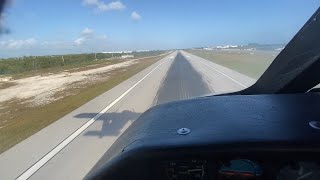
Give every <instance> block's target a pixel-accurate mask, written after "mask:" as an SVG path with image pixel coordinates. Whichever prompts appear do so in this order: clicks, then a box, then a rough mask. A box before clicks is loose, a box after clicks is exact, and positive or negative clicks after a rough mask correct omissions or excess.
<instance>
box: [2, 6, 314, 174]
mask: <svg viewBox="0 0 320 180" xmlns="http://www.w3.org/2000/svg"><path fill="white" fill-rule="evenodd" d="M0 2H1V4H4V6H3V8H1V7H2V6H0V10H1V9H2V11H1V14H0V153H1V154H0V167H1V168H0V174H1V176H2V178H3V179H15V178H18V177H19V178H21V179H26V178H29V177H31V178H33V179H44V178H45V179H82V178H83V177H84V176H85V175H86V173H87V172H88V171H89V170H90V168H92V167H93V165H94V164H95V163H96V162H97V161H98V160H99V158H100V157H101V156H102V154H103V153H104V152H105V151H107V150H108V148H109V147H110V146H111V145H112V144H113V142H114V141H115V140H116V139H117V138H118V137H119V136H120V135H121V134H122V133H123V132H124V131H125V130H126V129H127V128H128V127H129V126H130V125H131V124H132V123H133V122H134V121H135V120H136V119H137V118H138V117H139V116H140V115H141V114H142V113H143V112H145V111H146V110H148V109H149V108H151V107H153V106H155V105H160V104H164V103H169V102H173V101H177V100H184V99H191V98H196V97H202V96H206V95H215V94H221V93H228V92H236V91H240V90H243V89H246V88H248V87H250V86H251V85H253V84H254V83H255V82H256V81H257V79H259V77H260V76H261V75H262V74H263V73H264V71H265V70H266V69H267V68H268V66H269V65H270V64H271V63H272V61H273V60H274V59H275V58H276V56H277V55H278V54H279V53H280V52H281V51H282V50H283V49H284V48H285V46H286V44H287V43H288V42H289V41H290V40H291V39H292V37H293V36H294V35H295V34H296V33H297V32H298V31H299V29H300V28H301V27H302V26H303V24H304V23H305V22H306V21H307V20H308V19H309V18H310V16H311V15H312V14H313V13H314V12H315V11H316V9H317V8H318V7H319V5H320V1H319V0H312V1H298V0H297V1H265V2H261V1H255V0H249V1H212V0H204V1H168V0H161V1H150V0H140V1H130V0H115V1H112V0H72V1H64V0H56V1H35V0H28V1H26V0H10V1H0Z"/></svg>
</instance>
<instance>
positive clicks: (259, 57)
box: [186, 49, 279, 79]
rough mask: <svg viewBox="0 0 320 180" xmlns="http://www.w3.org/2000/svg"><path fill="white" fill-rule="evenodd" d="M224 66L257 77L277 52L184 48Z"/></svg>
mask: <svg viewBox="0 0 320 180" xmlns="http://www.w3.org/2000/svg"><path fill="white" fill-rule="evenodd" d="M186 51H187V52H189V53H191V54H194V55H196V56H199V57H202V58H204V59H207V60H209V61H212V62H214V63H217V64H219V65H222V66H224V67H227V68H230V69H232V70H235V71H238V72H240V73H242V74H245V75H247V76H249V77H252V78H254V79H258V78H259V77H260V76H261V75H262V74H263V72H264V71H265V70H266V69H267V68H268V66H269V65H270V64H271V62H272V61H273V60H274V58H275V57H276V56H277V54H278V53H279V52H276V51H274V52H262V51H245V50H210V51H209V50H195V49H193V50H186Z"/></svg>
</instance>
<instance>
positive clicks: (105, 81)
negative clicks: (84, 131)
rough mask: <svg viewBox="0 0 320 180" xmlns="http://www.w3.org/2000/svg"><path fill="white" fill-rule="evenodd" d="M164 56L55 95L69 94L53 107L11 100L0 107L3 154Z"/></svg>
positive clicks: (144, 61)
mask: <svg viewBox="0 0 320 180" xmlns="http://www.w3.org/2000/svg"><path fill="white" fill-rule="evenodd" d="M163 57H164V56H159V57H152V58H147V59H143V60H139V61H137V63H134V64H132V65H131V66H129V67H125V68H119V69H115V70H112V71H110V72H108V74H105V75H102V77H101V79H100V80H99V81H97V82H95V83H91V84H86V85H84V86H74V87H72V88H69V89H68V90H67V91H64V92H59V93H63V94H59V93H57V94H56V96H61V95H66V96H65V97H63V98H61V99H58V100H56V101H54V102H52V103H50V104H47V105H43V106H36V107H32V106H29V105H28V104H27V102H26V101H24V102H22V101H20V100H17V99H16V100H13V101H10V102H9V101H8V102H5V103H3V104H0V107H1V109H0V116H1V121H0V127H2V128H0V153H1V152H4V151H5V150H7V149H9V148H11V147H12V146H14V145H15V144H17V143H19V142H21V141H23V140H24V139H26V138H27V137H29V136H31V135H32V134H34V133H36V132H38V131H39V130H41V129H42V128H44V127H46V126H48V125H49V124H51V123H53V122H54V121H56V120H58V119H59V118H61V117H63V116H65V115H66V114H68V113H70V112H71V111H73V110H75V109H76V108H78V107H80V106H81V105H83V104H84V103H86V102H88V101H90V100H91V99H93V98H94V97H96V96H98V95H100V94H102V93H104V92H105V91H107V90H109V89H111V88H113V87H114V86H116V85H118V84H120V83H121V82H123V81H124V80H126V79H128V78H130V77H132V76H133V75H135V74H137V73H138V72H140V71H142V70H143V69H145V68H147V67H149V66H150V65H152V64H153V63H155V62H157V61H159V60H160V59H162V58H163Z"/></svg>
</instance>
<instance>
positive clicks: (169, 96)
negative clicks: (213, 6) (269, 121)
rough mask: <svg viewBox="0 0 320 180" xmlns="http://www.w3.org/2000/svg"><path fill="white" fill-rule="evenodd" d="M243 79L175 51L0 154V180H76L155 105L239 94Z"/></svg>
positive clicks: (244, 83)
mask: <svg viewBox="0 0 320 180" xmlns="http://www.w3.org/2000/svg"><path fill="white" fill-rule="evenodd" d="M254 82H255V80H254V79H252V78H249V77H247V76H245V75H243V74H240V73H238V72H235V71H233V70H230V69H228V68H225V67H223V66H220V65H218V64H215V63H213V62H210V61H207V60H205V59H202V58H200V57H197V56H194V55H192V54H189V53H187V52H184V51H175V52H172V53H171V54H169V55H168V56H166V57H165V58H163V59H162V60H160V61H158V62H157V63H155V64H153V65H151V66H150V67H148V68H146V69H145V70H143V71H141V72H140V73H138V74H136V75H134V76H133V77H131V78H130V79H128V80H126V81H124V82H122V83H121V84H119V85H117V86H116V87H114V88H112V89H111V90H109V91H107V92H105V93H103V94H102V95H100V96H98V97H96V98H94V99H93V100H91V101H89V102H87V103H86V104H84V105H83V106H81V107H79V108H78V109H76V110H74V111H73V112H71V113H70V114H68V115H66V116H64V117H63V118H61V119H59V120H57V121H56V122H54V123H52V124H51V125H49V126H48V127H46V128H44V129H42V130H41V131H39V132H38V133H36V134H34V135H32V136H31V137H29V138H27V139H26V140H24V141H23V142H21V143H19V144H17V145H16V146H14V147H13V148H11V149H9V150H7V151H6V152H4V153H2V154H0V174H1V179H16V178H18V179H28V178H29V179H82V178H83V177H84V176H85V175H86V174H87V173H88V172H89V171H90V169H91V168H92V167H93V166H94V164H95V163H96V162H97V161H98V160H99V159H100V157H101V156H102V155H103V154H104V153H105V152H106V151H107V150H108V149H109V147H110V146H111V145H112V144H113V142H114V141H115V140H116V139H117V138H118V137H119V136H120V135H121V134H122V133H123V132H124V131H125V130H126V129H127V128H128V127H129V126H130V125H131V123H132V122H133V121H134V120H136V119H137V118H138V117H139V116H140V115H141V114H142V113H143V112H145V111H146V110H147V109H149V108H150V107H153V106H155V105H157V104H162V103H167V102H172V101H176V100H182V99H190V98H196V97H201V96H205V95H212V94H217V93H224V92H232V91H238V90H241V89H244V88H246V87H248V86H250V85H252V84H253V83H254Z"/></svg>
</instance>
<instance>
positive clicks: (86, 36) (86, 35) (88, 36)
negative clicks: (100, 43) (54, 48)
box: [73, 28, 107, 46]
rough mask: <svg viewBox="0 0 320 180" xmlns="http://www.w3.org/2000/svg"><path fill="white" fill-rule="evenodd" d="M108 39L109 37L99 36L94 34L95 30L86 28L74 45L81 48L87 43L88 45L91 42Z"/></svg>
mask: <svg viewBox="0 0 320 180" xmlns="http://www.w3.org/2000/svg"><path fill="white" fill-rule="evenodd" d="M106 39H107V36H106V35H99V36H97V35H96V34H95V33H94V30H93V29H90V28H84V29H83V30H82V31H81V33H80V35H79V37H78V38H77V39H76V40H74V41H73V44H74V45H75V46H80V45H83V44H85V43H87V42H88V41H90V40H95V41H96V40H106Z"/></svg>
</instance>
